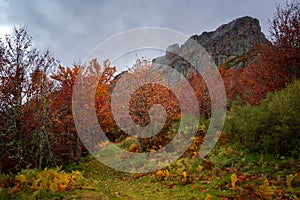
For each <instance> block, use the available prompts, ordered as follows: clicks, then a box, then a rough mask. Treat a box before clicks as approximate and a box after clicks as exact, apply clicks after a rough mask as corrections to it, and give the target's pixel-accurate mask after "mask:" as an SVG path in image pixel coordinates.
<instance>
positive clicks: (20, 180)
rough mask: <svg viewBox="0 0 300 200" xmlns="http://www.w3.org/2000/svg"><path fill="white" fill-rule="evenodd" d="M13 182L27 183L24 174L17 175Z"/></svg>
mask: <svg viewBox="0 0 300 200" xmlns="http://www.w3.org/2000/svg"><path fill="white" fill-rule="evenodd" d="M15 180H16V181H19V182H20V183H25V182H26V181H27V179H26V176H25V175H24V174H20V175H17V176H16V177H15Z"/></svg>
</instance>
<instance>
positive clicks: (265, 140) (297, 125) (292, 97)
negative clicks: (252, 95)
mask: <svg viewBox="0 0 300 200" xmlns="http://www.w3.org/2000/svg"><path fill="white" fill-rule="evenodd" d="M299 91H300V81H299V80H297V81H295V82H294V83H291V84H290V85H288V86H287V87H286V88H285V89H283V90H281V91H279V92H275V93H270V94H268V96H267V97H266V99H264V100H263V101H262V102H261V103H260V104H259V105H257V106H251V105H248V104H247V105H234V106H233V107H232V110H231V112H230V114H229V117H228V120H227V122H226V128H225V129H226V133H227V134H228V136H229V139H232V140H234V141H236V140H238V141H239V142H241V143H242V145H243V146H244V147H246V148H248V149H249V150H250V151H256V152H257V151H261V152H263V153H268V154H274V155H278V154H280V155H289V156H293V157H299V155H300V145H299V144H300V92H299Z"/></svg>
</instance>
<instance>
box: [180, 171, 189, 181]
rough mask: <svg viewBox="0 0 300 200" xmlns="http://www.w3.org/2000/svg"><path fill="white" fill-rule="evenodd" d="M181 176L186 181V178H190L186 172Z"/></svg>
mask: <svg viewBox="0 0 300 200" xmlns="http://www.w3.org/2000/svg"><path fill="white" fill-rule="evenodd" d="M181 175H182V177H183V179H186V178H187V176H188V174H187V172H186V171H183V172H182V174H181Z"/></svg>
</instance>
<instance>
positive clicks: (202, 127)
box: [198, 124, 206, 131]
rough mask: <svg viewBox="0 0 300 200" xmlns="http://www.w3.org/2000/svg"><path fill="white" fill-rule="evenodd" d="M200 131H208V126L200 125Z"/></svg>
mask: <svg viewBox="0 0 300 200" xmlns="http://www.w3.org/2000/svg"><path fill="white" fill-rule="evenodd" d="M198 131H206V126H205V125H204V124H202V125H200V126H199V128H198Z"/></svg>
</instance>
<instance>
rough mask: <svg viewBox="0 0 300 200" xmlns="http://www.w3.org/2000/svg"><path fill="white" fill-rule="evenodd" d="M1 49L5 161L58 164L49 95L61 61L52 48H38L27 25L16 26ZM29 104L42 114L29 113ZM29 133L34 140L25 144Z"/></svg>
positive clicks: (1, 129)
mask: <svg viewBox="0 0 300 200" xmlns="http://www.w3.org/2000/svg"><path fill="white" fill-rule="evenodd" d="M0 52H1V55H0V88H1V91H0V112H1V117H0V133H1V151H2V152H1V154H2V155H4V156H3V157H2V162H4V163H6V164H7V162H9V163H10V164H11V165H14V164H16V166H14V167H17V168H18V167H21V166H23V167H24V166H26V165H28V164H32V163H30V161H29V160H31V161H32V160H35V161H36V162H35V163H33V165H35V166H36V167H41V166H42V165H54V164H55V161H54V159H53V157H52V152H51V148H50V147H49V138H48V135H49V130H50V127H49V118H48V116H49V115H48V114H49V99H48V98H46V97H47V95H48V94H49V93H51V81H50V80H49V79H48V74H49V72H50V71H51V69H52V68H53V67H54V66H55V65H56V63H57V61H56V60H55V59H54V58H53V57H52V55H51V54H50V52H49V51H45V52H41V51H39V50H37V49H36V48H34V46H33V43H32V38H31V37H30V36H29V35H28V32H27V30H26V27H21V28H14V30H13V34H12V35H6V36H5V37H4V41H3V42H1V43H0ZM28 107H32V108H33V107H34V109H33V110H31V111H30V112H34V114H37V115H39V117H29V116H26V114H25V113H26V112H24V111H25V110H26V109H27V108H28ZM29 121H30V122H29ZM30 124H31V127H28V126H27V125H30ZM35 125H36V126H35ZM29 130H31V131H32V132H31V131H29ZM27 136H28V138H31V139H32V141H31V142H30V143H27V144H25V141H24V138H26V137H27ZM2 141H3V142H2ZM33 152H35V153H33ZM5 159H8V160H9V161H8V160H5ZM28 159H29V160H28ZM27 161H29V162H27Z"/></svg>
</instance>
